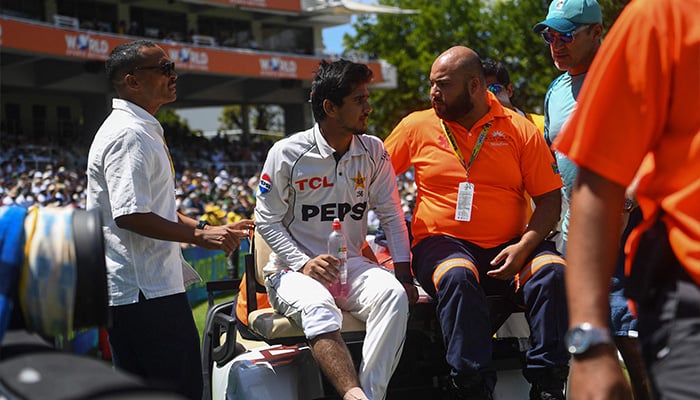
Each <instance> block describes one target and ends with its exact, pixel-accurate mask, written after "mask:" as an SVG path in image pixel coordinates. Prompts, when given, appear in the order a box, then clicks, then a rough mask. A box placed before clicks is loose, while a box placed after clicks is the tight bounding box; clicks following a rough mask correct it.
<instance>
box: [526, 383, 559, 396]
mask: <svg viewBox="0 0 700 400" xmlns="http://www.w3.org/2000/svg"><path fill="white" fill-rule="evenodd" d="M530 400H564V385H563V384H562V385H560V386H559V387H542V386H540V385H538V384H537V383H535V384H533V385H532V387H531V388H530Z"/></svg>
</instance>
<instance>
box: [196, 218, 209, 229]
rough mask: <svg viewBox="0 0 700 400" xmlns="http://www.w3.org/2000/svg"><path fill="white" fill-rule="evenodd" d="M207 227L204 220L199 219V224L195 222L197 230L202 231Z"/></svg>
mask: <svg viewBox="0 0 700 400" xmlns="http://www.w3.org/2000/svg"><path fill="white" fill-rule="evenodd" d="M207 225H209V222H207V220H205V219H201V220H199V222H197V229H204V227H205V226H207Z"/></svg>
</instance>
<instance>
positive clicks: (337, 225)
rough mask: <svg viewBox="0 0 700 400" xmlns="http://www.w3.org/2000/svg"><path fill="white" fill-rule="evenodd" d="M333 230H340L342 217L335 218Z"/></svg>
mask: <svg viewBox="0 0 700 400" xmlns="http://www.w3.org/2000/svg"><path fill="white" fill-rule="evenodd" d="M333 230H334V231H339V230H340V219H338V218H335V219H334V220H333Z"/></svg>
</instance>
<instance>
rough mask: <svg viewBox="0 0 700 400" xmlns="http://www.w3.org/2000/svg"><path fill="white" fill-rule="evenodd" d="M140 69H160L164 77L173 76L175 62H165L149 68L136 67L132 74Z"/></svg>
mask: <svg viewBox="0 0 700 400" xmlns="http://www.w3.org/2000/svg"><path fill="white" fill-rule="evenodd" d="M140 69H160V72H162V73H163V75H165V76H172V75H173V74H174V73H175V62H174V61H171V62H164V63H161V64H158V65H151V66H147V67H134V69H133V71H131V72H130V74H133V73H134V71H138V70H140Z"/></svg>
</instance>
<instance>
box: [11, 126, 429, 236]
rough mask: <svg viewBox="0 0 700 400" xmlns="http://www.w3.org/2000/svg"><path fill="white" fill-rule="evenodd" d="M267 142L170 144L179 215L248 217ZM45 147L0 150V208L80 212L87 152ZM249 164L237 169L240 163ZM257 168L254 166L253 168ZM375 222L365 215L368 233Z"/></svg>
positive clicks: (405, 201) (405, 190)
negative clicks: (51, 209)
mask: <svg viewBox="0 0 700 400" xmlns="http://www.w3.org/2000/svg"><path fill="white" fill-rule="evenodd" d="M270 145H271V143H270V142H266V141H263V142H260V143H253V144H251V145H249V146H239V145H237V144H235V142H229V141H226V140H224V139H222V138H214V139H204V138H194V139H189V140H188V141H186V142H179V143H177V145H171V146H170V150H171V153H172V155H173V161H174V163H175V167H176V168H175V169H176V184H175V195H176V199H177V204H178V207H179V210H180V212H182V213H183V214H185V215H189V216H191V217H193V218H196V219H206V220H207V221H208V222H209V223H210V224H212V225H214V224H224V223H230V222H235V221H238V220H239V219H242V218H251V217H252V216H253V209H254V208H255V192H256V190H257V188H258V183H259V178H260V176H259V172H258V171H259V169H260V167H259V166H260V165H262V161H264V159H265V155H266V154H267V150H268V148H269V146H270ZM47 149H48V148H47V147H39V146H25V147H13V148H0V199H2V203H1V204H0V205H2V206H7V205H19V206H23V207H31V206H35V205H36V206H39V207H63V206H69V207H78V208H85V188H86V187H87V178H86V175H85V166H86V159H87V149H81V150H79V151H80V154H77V153H76V152H74V151H71V150H68V149H55V148H52V151H48V150H47ZM242 161H246V162H248V164H245V165H248V166H249V167H248V168H245V170H242V168H241V167H240V162H242ZM256 166H257V167H256ZM398 187H399V193H400V196H401V199H402V205H403V209H404V213H406V216H407V217H409V218H410V215H411V212H412V210H413V206H414V204H415V184H414V183H413V175H412V174H411V172H410V171H409V172H406V173H405V174H402V175H400V176H399V179H398ZM378 223H379V221H378V220H376V217H374V218H373V217H372V214H370V231H374V230H375V229H376V228H377V227H378Z"/></svg>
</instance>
